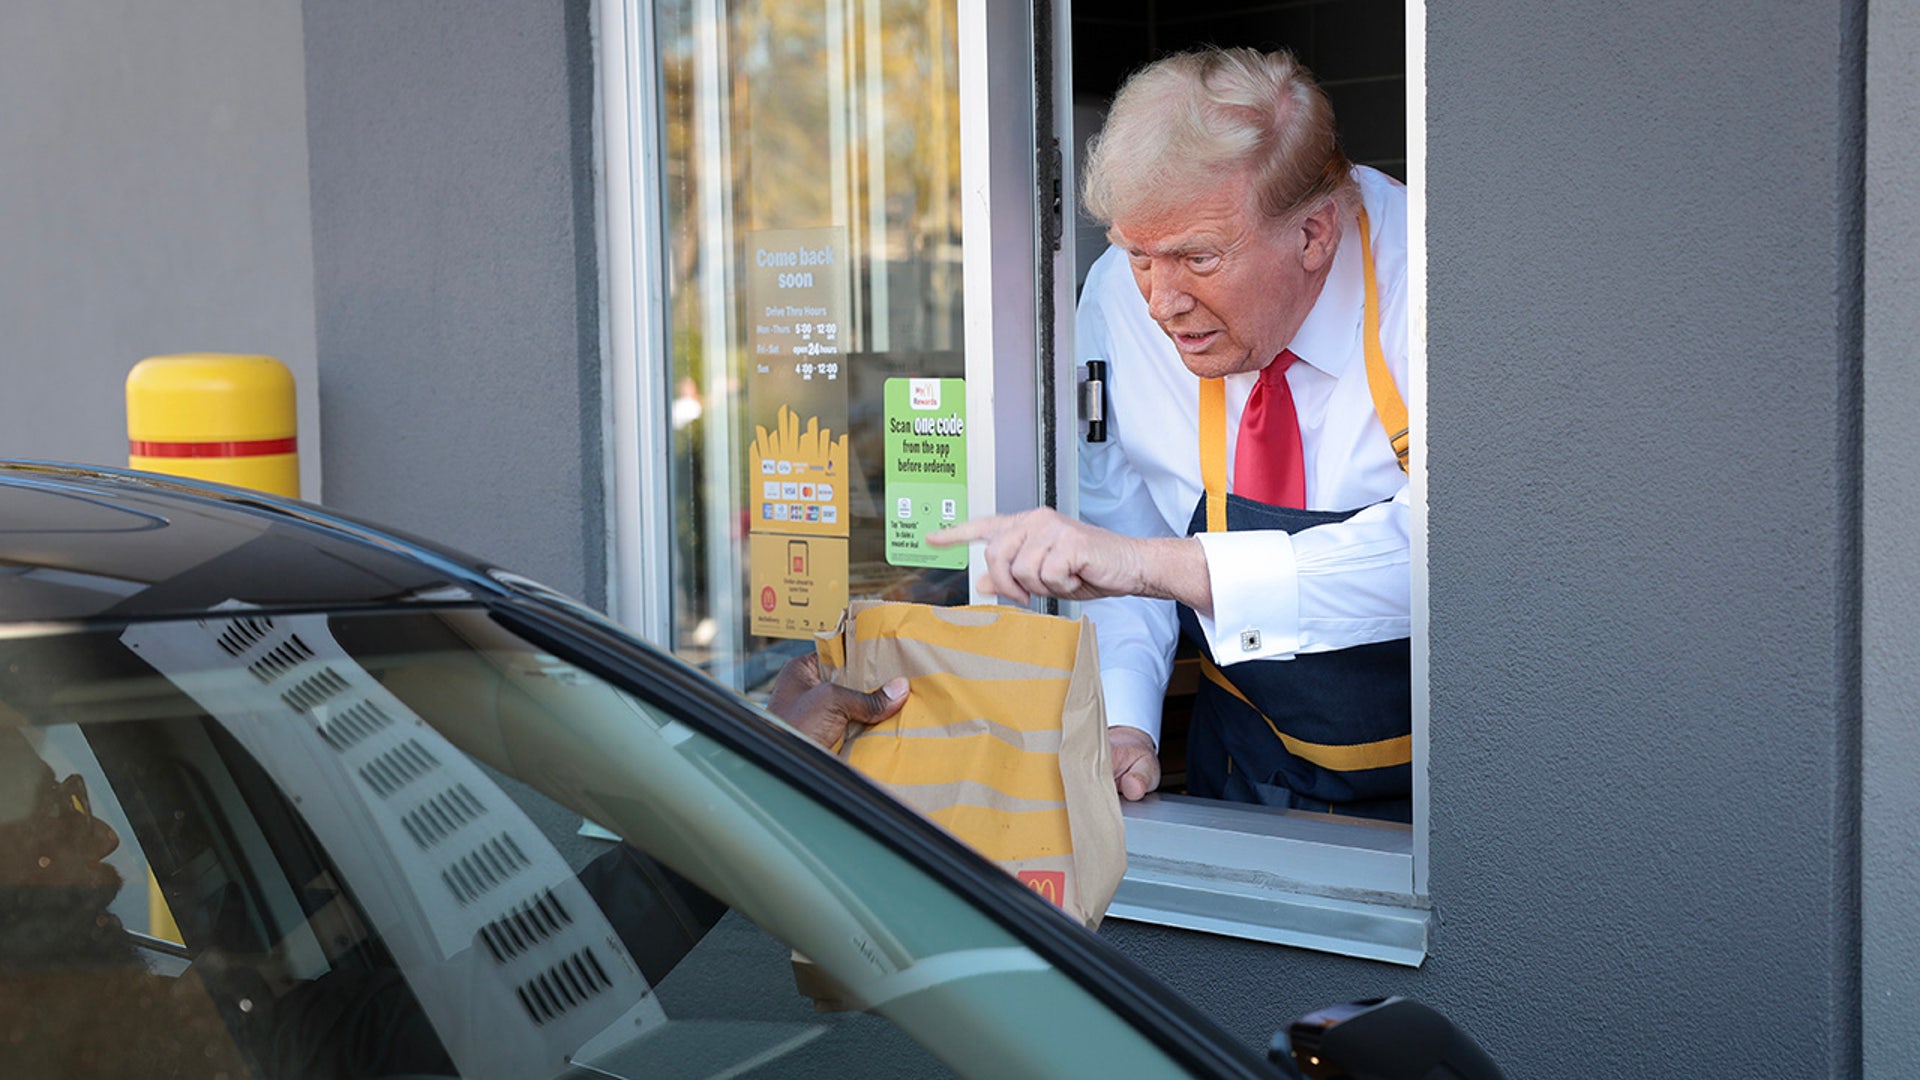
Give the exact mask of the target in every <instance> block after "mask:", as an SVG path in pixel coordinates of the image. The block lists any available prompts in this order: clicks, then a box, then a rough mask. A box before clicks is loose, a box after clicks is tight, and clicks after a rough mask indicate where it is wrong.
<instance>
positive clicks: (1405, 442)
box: [1360, 207, 1410, 472]
mask: <svg viewBox="0 0 1920 1080" xmlns="http://www.w3.org/2000/svg"><path fill="white" fill-rule="evenodd" d="M1360 265H1361V267H1362V270H1363V273H1364V275H1365V278H1366V283H1367V330H1366V335H1365V340H1366V349H1367V389H1369V390H1371V391H1373V411H1374V412H1376V413H1378V414H1379V416H1380V425H1381V426H1382V427H1384V428H1386V429H1387V441H1388V442H1390V443H1392V444H1393V456H1394V457H1395V458H1396V459H1398V460H1399V462H1400V471H1401V472H1406V471H1407V451H1408V449H1409V448H1410V441H1409V439H1408V432H1409V430H1410V428H1409V425H1408V423H1407V403H1406V401H1405V399H1403V398H1402V397H1401V396H1400V389H1399V387H1396V386H1394V385H1393V373H1392V372H1390V371H1388V370H1387V358H1386V354H1385V353H1383V352H1382V351H1381V349H1380V286H1379V284H1378V283H1377V282H1376V281H1375V280H1374V272H1373V243H1372V234H1371V232H1370V230H1369V229H1368V228H1367V211H1366V208H1365V207H1362V208H1361V210H1360Z"/></svg>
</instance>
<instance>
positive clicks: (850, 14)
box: [655, 0, 961, 651]
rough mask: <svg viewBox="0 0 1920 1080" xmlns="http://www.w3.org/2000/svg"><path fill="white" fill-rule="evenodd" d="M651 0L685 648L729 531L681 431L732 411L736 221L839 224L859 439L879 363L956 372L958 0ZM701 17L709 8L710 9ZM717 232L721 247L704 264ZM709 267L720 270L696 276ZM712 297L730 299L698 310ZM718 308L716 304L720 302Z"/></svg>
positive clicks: (739, 368)
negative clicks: (705, 142)
mask: <svg viewBox="0 0 1920 1080" xmlns="http://www.w3.org/2000/svg"><path fill="white" fill-rule="evenodd" d="M655 10H656V13H657V20H656V32H657V33H658V35H659V48H660V65H661V84H662V85H661V133H662V138H663V140H664V143H665V146H664V147H663V148H662V149H663V150H664V153H663V155H662V162H661V167H662V169H663V181H664V185H663V194H664V198H665V202H666V206H665V207H664V211H665V213H664V224H665V228H666V236H664V237H663V238H662V241H663V244H662V246H663V248H664V252H665V257H666V261H667V264H668V265H667V266H666V267H665V268H664V269H665V271H666V275H667V289H668V294H667V319H668V322H669V337H668V340H669V343H670V348H671V352H672V356H671V361H670V363H669V364H667V365H665V367H666V368H667V370H666V371H664V372H662V373H661V375H662V377H665V378H667V379H669V380H670V382H669V387H670V388H679V387H681V386H682V385H683V383H685V382H686V381H687V380H689V379H690V380H692V382H691V386H692V388H693V391H694V392H695V393H697V394H698V396H699V397H700V399H701V401H702V404H703V413H702V418H701V419H700V420H699V421H696V422H694V423H693V424H692V425H689V426H686V427H683V428H681V429H679V430H678V431H677V432H676V437H675V439H674V441H673V447H672V451H671V452H672V454H673V461H672V467H671V469H670V474H671V482H670V487H671V498H672V508H671V512H672V514H673V519H674V523H675V527H674V533H675V545H674V546H675V551H674V553H673V559H674V566H673V578H674V580H675V582H676V593H677V595H676V615H675V623H676V630H675V634H676V647H677V648H680V649H681V650H682V651H690V650H688V649H687V645H688V644H689V641H688V637H689V635H690V634H691V632H692V628H694V627H696V626H698V625H699V624H700V622H701V620H702V619H705V618H707V617H708V615H709V614H710V613H711V611H712V610H713V607H714V604H713V599H714V598H713V597H712V596H711V595H710V594H709V591H708V589H709V584H710V583H709V582H707V581H705V580H704V579H703V577H702V574H703V572H704V569H705V560H706V559H707V558H708V556H709V554H710V553H711V552H712V551H713V550H715V545H722V546H731V545H734V544H735V543H736V540H737V539H738V538H735V537H731V536H713V535H709V533H710V532H711V531H712V529H713V527H714V526H712V525H711V524H710V523H709V520H708V519H707V518H705V517H704V516H703V510H702V505H703V502H704V500H706V499H726V500H729V501H731V502H732V503H733V504H734V505H736V506H738V505H739V502H738V500H739V494H738V493H739V491H740V485H741V483H742V482H743V480H744V476H730V475H719V474H718V471H717V470H716V468H715V467H714V465H713V463H712V462H709V461H705V460H703V458H702V455H701V453H700V450H699V447H700V438H699V437H698V434H697V431H698V429H699V428H701V427H705V426H708V425H713V424H722V425H726V424H729V423H730V422H731V418H734V417H737V409H738V407H739V406H740V405H741V404H742V403H741V402H740V401H739V400H738V399H737V394H738V390H739V388H740V387H741V386H742V385H743V383H744V379H745V375H746V365H747V364H748V363H749V362H750V357H749V356H748V354H747V348H748V343H747V341H746V340H745V339H744V336H743V335H739V334H735V335H733V336H734V337H735V338H736V340H730V341H716V340H710V339H711V338H713V337H714V330H715V329H716V327H718V326H721V325H726V324H729V323H730V324H731V325H733V326H736V327H740V326H746V325H750V320H749V319H748V318H747V315H748V313H747V312H746V310H745V302H746V288H745V284H744V281H743V280H741V279H740V278H739V274H740V273H742V272H744V269H745V256H746V249H745V245H746V242H747V238H748V235H749V234H750V233H751V232H752V231H755V230H760V229H789V228H815V227H821V226H841V227H844V228H845V229H846V230H847V236H848V243H849V247H850V248H851V250H850V251H849V252H847V253H846V257H848V258H849V260H850V261H849V264H848V265H849V267H850V269H851V272H852V273H851V286H852V288H851V292H852V294H853V295H852V305H853V308H854V310H853V311H852V312H849V313H848V319H849V322H850V323H851V324H852V325H851V327H850V328H851V329H852V330H853V332H854V333H853V341H852V342H851V345H852V347H853V348H854V349H855V350H859V351H858V352H856V353H855V354H854V355H853V356H850V357H849V368H850V369H852V371H851V376H852V377H851V378H850V381H849V386H848V390H849V394H850V398H851V400H850V402H849V406H850V410H851V413H852V416H853V419H854V423H853V425H852V432H851V433H852V435H853V436H854V438H855V440H856V441H860V442H867V441H871V443H872V444H873V445H874V446H876V447H877V446H878V444H879V440H880V432H879V430H878V424H879V417H880V391H881V382H882V380H883V379H884V378H885V377H886V376H889V375H905V374H926V375H958V374H960V373H961V371H960V366H961V365H960V354H959V348H960V341H961V306H960V291H961V268H960V206H959V192H960V138H959V110H958V84H957V78H958V58H957V55H956V43H957V18H956V7H955V5H954V3H953V2H952V0H947V2H944V3H940V2H936V3H933V4H927V3H925V0H815V2H805V3H796V2H794V0H660V2H659V3H657V4H656V8H655ZM702 19H705V20H709V23H708V24H707V26H708V27H710V28H708V29H705V30H704V32H705V33H706V34H708V35H709V40H717V41H718V43H719V48H718V57H719V61H718V70H717V71H715V70H714V68H713V67H712V66H709V67H708V68H707V70H708V71H709V72H712V73H713V74H717V76H718V80H717V83H714V82H711V81H710V82H709V83H708V86H715V85H717V87H718V88H719V93H720V94H721V95H722V96H724V98H725V100H722V101H704V100H701V95H702V94H703V92H704V91H705V90H706V89H707V87H704V86H703V85H702V82H701V76H702V70H701V67H700V62H699V59H698V55H699V54H698V52H697V50H698V49H699V48H700V45H701V32H702V31H703V26H702V24H701V23H700V22H699V20H702ZM715 19H718V20H720V22H721V25H719V26H717V27H713V26H712V22H711V21H712V20H715ZM710 78H711V76H710ZM703 115H717V116H719V117H722V118H723V123H724V127H725V130H724V138H725V140H726V145H725V148H724V153H723V155H703V153H702V152H701V146H702V144H701V130H700V125H701V123H702V117H703ZM714 169H724V170H726V174H725V175H722V176H715V175H713V174H712V172H711V170H714ZM703 193H708V194H714V195H715V197H717V198H719V199H722V200H723V201H724V202H725V206H724V209H723V210H722V212H721V213H720V214H710V213H709V209H710V208H708V207H705V206H703V205H701V201H702V198H703ZM722 221H723V222H724V226H721V225H716V224H715V223H716V222H722ZM722 227H724V228H725V229H726V231H727V235H726V236H725V237H724V239H725V240H726V241H727V244H724V245H720V246H718V247H716V243H717V241H719V240H721V239H723V238H722V237H720V236H717V235H715V234H714V233H713V232H712V231H711V230H716V229H719V228H722ZM703 229H707V230H710V231H709V232H708V233H703V232H702V230H703ZM723 251H730V252H731V263H732V265H731V266H716V265H711V263H712V262H714V261H715V260H716V259H723V258H725V256H724V255H721V254H720V252H723ZM716 274H718V275H731V277H732V280H725V281H720V282H715V281H712V280H709V278H708V276H709V275H716ZM716 286H717V287H716ZM714 297H725V298H727V299H726V302H727V303H729V304H731V305H732V307H733V310H732V311H731V312H726V313H723V312H716V311H712V310H708V309H707V308H706V306H705V305H707V304H709V303H712V302H714V301H713V298H714ZM723 314H727V315H730V316H731V318H730V319H719V318H716V316H719V315H723ZM710 349H722V350H725V352H724V356H723V357H715V356H712V355H710V354H709V352H708V350H710ZM876 352H878V353H883V354H884V355H875V353H876ZM716 361H718V362H716ZM719 371H724V372H726V373H727V375H726V377H725V378H724V379H723V380H721V381H722V382H724V383H725V385H720V386H714V385H708V383H709V381H710V380H709V372H719ZM669 396H670V397H671V396H672V394H671V393H670V395H669ZM869 399H870V400H869ZM863 425H864V426H867V427H872V428H873V430H872V431H865V430H862V428H863ZM735 457H736V464H737V463H738V460H739V459H738V455H737V454H736V455H735ZM877 465H878V458H877V456H876V457H875V458H874V468H875V469H876V470H877ZM734 471H738V470H737V469H736V470H734ZM875 527H876V525H875V523H874V522H873V521H871V520H870V521H868V522H867V523H866V525H865V528H866V529H868V530H870V529H873V528H875ZM861 531H862V525H861V523H860V521H859V519H857V518H856V519H855V532H856V536H855V537H854V541H855V547H856V548H866V547H869V546H871V545H869V544H866V543H863V542H862V541H863V540H864V539H867V538H863V537H861V536H860V535H858V534H859V533H860V532H861ZM736 567H737V570H738V573H737V576H738V577H739V581H738V582H737V583H736V587H737V588H741V589H744V587H745V574H746V568H745V566H744V560H743V559H742V560H739V561H737V562H736ZM712 584H718V583H717V582H715V583H712ZM719 632H720V633H722V634H728V635H734V634H738V633H739V628H738V627H720V628H719ZM741 644H743V645H744V642H742V643H741Z"/></svg>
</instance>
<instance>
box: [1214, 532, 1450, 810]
mask: <svg viewBox="0 0 1920 1080" xmlns="http://www.w3.org/2000/svg"><path fill="white" fill-rule="evenodd" d="M1226 498H1227V528H1228V530H1229V531H1238V530H1246V529H1279V530H1282V531H1285V532H1289V533H1291V532H1296V531H1298V530H1300V529H1304V528H1309V527H1311V526H1314V525H1321V524H1325V523H1327V522H1332V521H1343V520H1345V519H1346V518H1347V517H1349V516H1351V515H1352V513H1353V511H1348V512H1345V513H1330V512H1325V511H1317V510H1295V509H1290V508H1287V507H1280V506H1269V505H1267V504H1266V503H1260V502H1255V501H1253V500H1252V499H1247V498H1242V497H1241V496H1239V495H1228V496H1227V497H1226ZM1206 524H1207V519H1206V496H1204V495H1203V496H1201V502H1200V505H1199V506H1197V507H1195V508H1194V515H1193V521H1192V522H1191V523H1189V525H1188V526H1187V534H1188V535H1189V536H1191V535H1193V534H1194V533H1197V532H1203V531H1205V529H1206ZM1179 611H1180V632H1181V633H1182V634H1184V635H1186V637H1187V639H1188V640H1189V641H1191V642H1193V643H1194V645H1195V646H1196V647H1197V648H1198V649H1199V650H1200V663H1201V670H1202V675H1203V677H1202V678H1201V680H1200V686H1199V690H1198V691H1197V692H1196V693H1195V695H1194V702H1193V719H1192V722H1191V726H1190V727H1189V728H1188V732H1187V792H1188V794H1192V795H1201V796H1205V797H1208V798H1215V799H1227V800H1231V801H1233V802H1249V803H1259V804H1262V805H1265V806H1279V807H1289V808H1293V809H1302V810H1323V811H1331V812H1333V813H1339V814H1355V815H1359V816H1362V817H1373V818H1386V819H1388V820H1393V821H1410V820H1412V814H1413V804H1412V801H1411V797H1410V796H1411V792H1412V790H1413V789H1412V784H1413V764H1412V762H1413V757H1412V746H1413V740H1412V718H1413V675H1412V667H1411V652H1410V643H1409V641H1408V639H1407V638H1400V639H1398V640H1394V641H1380V642H1372V643H1369V644H1366V645H1356V646H1353V647H1352V648H1347V649H1336V650H1333V651H1331V652H1319V653H1300V654H1297V655H1295V656H1294V657H1293V658H1292V659H1290V660H1248V661H1244V662H1242V663H1238V664H1233V665H1231V666H1229V667H1225V668H1222V667H1220V666H1218V665H1217V664H1216V663H1215V662H1214V657H1213V654H1212V652H1211V651H1210V650H1209V649H1208V647H1207V639H1206V635H1205V634H1203V633H1201V631H1200V622H1199V619H1198V617H1196V616H1195V615H1194V613H1193V610H1192V609H1191V608H1189V607H1187V606H1186V605H1185V604H1182V605H1180V606H1179Z"/></svg>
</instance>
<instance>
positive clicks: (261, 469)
mask: <svg viewBox="0 0 1920 1080" xmlns="http://www.w3.org/2000/svg"><path fill="white" fill-rule="evenodd" d="M298 430H299V423H298V421H297V420H296V418H295V415H294V394H293V374H292V373H291V372H289V371H288V370H287V369H286V366H285V365H284V364H282V363H280V361H278V360H275V359H274V358H273V357H271V356H234V355H229V354H226V353H183V354H179V355H175V356H150V357H148V358H147V359H145V360H142V361H140V362H139V363H138V364H135V365H134V366H133V370H132V371H131V372H128V373H127V466H128V467H129V468H133V469H144V470H146V471H148V472H160V473H170V474H172V475H174V476H186V477H191V478H193V479H195V480H213V481H217V482H219V483H222V484H233V485H236V486H238V487H247V488H253V489H254V490H256V491H264V492H268V493H271V494H274V495H287V496H290V497H292V498H296V499H297V498H299V497H300V456H299V454H298V453H297V452H296V451H297V446H296V444H295V435H296V433H297V432H298ZM147 933H149V934H151V935H152V936H154V937H157V938H162V939H164V940H167V941H172V942H175V943H179V942H180V941H181V935H180V928H179V926H178V925H176V924H175V922H174V919H173V911H172V909H171V908H169V907H168V905H167V900H166V896H165V895H164V894H163V893H162V892H161V890H160V882H159V881H158V880H157V879H156V878H155V877H154V876H153V869H152V868H151V867H149V868H148V869H147Z"/></svg>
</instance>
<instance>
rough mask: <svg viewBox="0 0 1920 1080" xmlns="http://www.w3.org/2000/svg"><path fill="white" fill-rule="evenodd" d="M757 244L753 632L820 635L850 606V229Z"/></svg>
mask: <svg viewBox="0 0 1920 1080" xmlns="http://www.w3.org/2000/svg"><path fill="white" fill-rule="evenodd" d="M747 242H748V246H749V248H750V249H751V251H752V258H751V260H750V269H749V270H748V272H747V275H746V291H747V307H748V315H749V320H748V326H749V328H750V333H749V342H750V344H751V346H752V368H751V370H750V371H749V373H748V378H747V416H746V419H747V423H748V425H749V427H748V430H751V431H752V432H753V433H754V434H753V439H752V441H751V442H750V443H749V445H748V446H747V454H746V473H747V476H746V509H747V522H748V532H749V533H750V534H751V547H752V551H751V560H750V564H749V573H748V578H747V582H748V597H747V610H748V611H749V612H750V613H751V620H750V627H749V629H750V631H751V632H752V633H753V634H755V635H758V636H761V637H785V638H801V637H810V636H812V635H813V634H814V633H815V632H817V631H821V630H831V629H832V628H833V626H834V624H835V622H836V620H837V619H838V618H839V615H840V610H841V609H842V608H844V607H846V604H847V535H848V532H849V525H850V524H851V523H850V522H849V520H848V513H847V510H848V507H849V506H850V505H851V500H850V495H851V492H850V490H849V488H850V485H851V483H852V480H853V478H852V476H851V475H850V472H849V469H848V467H847V435H846V428H847V380H846V375H847V372H846V370H845V369H844V367H843V366H842V364H843V358H844V356H845V355H846V350H847V339H848V331H849V326H850V320H849V319H848V314H849V311H850V309H849V308H848V306H847V297H848V290H849V283H848V275H847V260H846V250H847V237H846V230H845V229H843V228H838V227H827V228H815V229H760V230H757V231H754V232H751V233H749V234H747Z"/></svg>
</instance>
